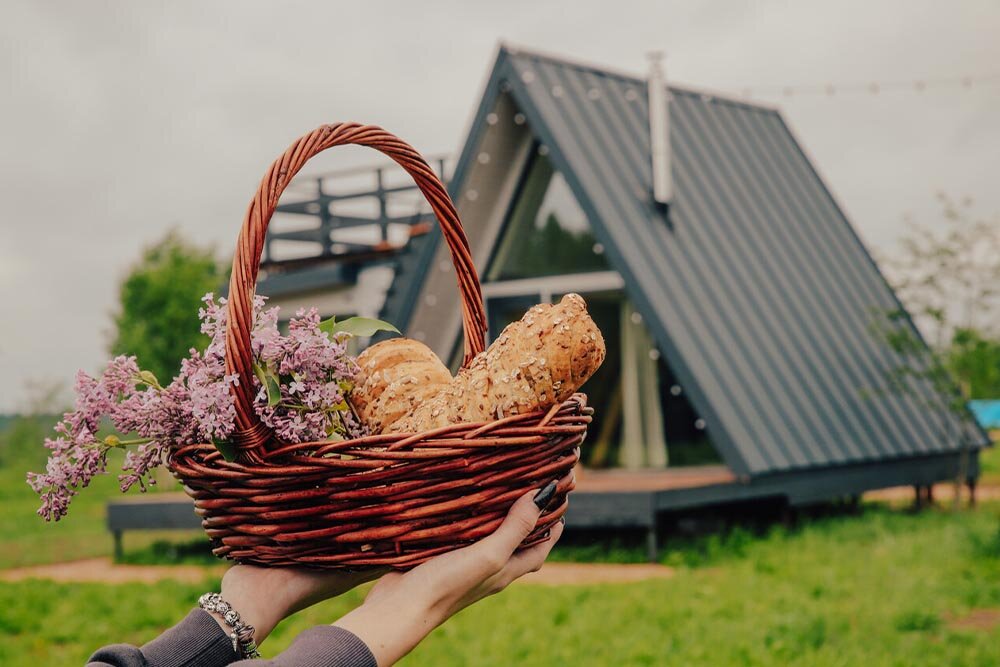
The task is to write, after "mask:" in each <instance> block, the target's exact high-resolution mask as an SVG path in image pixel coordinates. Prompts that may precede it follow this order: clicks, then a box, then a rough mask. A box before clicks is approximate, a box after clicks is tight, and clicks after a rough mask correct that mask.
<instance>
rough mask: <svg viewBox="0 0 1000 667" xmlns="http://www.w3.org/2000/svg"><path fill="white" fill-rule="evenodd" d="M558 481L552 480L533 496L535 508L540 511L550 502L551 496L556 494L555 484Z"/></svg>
mask: <svg viewBox="0 0 1000 667" xmlns="http://www.w3.org/2000/svg"><path fill="white" fill-rule="evenodd" d="M558 481H559V480H556V479H554V480H552V481H551V482H549V483H548V484H546V485H545V486H543V487H542V488H541V489H540V490H539V491H538V493H536V494H535V498H534V501H535V507H537V508H538V509H540V510H543V509H545V506H546V505H548V504H549V501H550V500H552V496H554V495H555V493H556V482H558Z"/></svg>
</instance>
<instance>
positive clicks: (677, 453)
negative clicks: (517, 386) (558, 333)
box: [454, 156, 720, 468]
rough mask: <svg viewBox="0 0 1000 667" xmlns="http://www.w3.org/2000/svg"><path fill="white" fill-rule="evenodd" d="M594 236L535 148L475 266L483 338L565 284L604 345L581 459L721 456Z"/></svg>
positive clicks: (664, 460)
mask: <svg viewBox="0 0 1000 667" xmlns="http://www.w3.org/2000/svg"><path fill="white" fill-rule="evenodd" d="M596 243H597V242H596V240H595V237H594V235H593V233H592V232H591V230H590V225H589V222H588V221H587V219H586V216H585V215H584V213H583V211H582V209H581V208H580V206H579V205H578V204H577V202H576V199H575V198H574V196H573V194H572V192H571V191H570V189H569V186H568V185H567V183H566V181H565V180H564V179H563V178H562V176H561V175H560V174H559V173H558V172H556V171H554V170H553V168H552V165H551V163H549V161H548V160H547V159H546V158H545V157H543V156H536V157H535V159H534V160H533V162H532V164H531V165H530V166H529V167H528V169H527V172H526V175H525V177H524V181H523V183H522V185H521V188H520V191H519V193H518V196H517V197H516V199H515V201H514V203H513V205H512V207H511V209H510V213H509V215H508V218H507V221H506V224H505V226H504V229H503V231H502V232H501V235H500V239H499V242H498V244H497V249H496V251H495V252H494V254H493V258H492V260H491V262H490V264H489V265H488V266H487V270H486V272H485V273H484V276H485V279H484V283H483V295H484V298H485V302H486V313H487V320H488V324H489V333H490V337H491V340H492V339H494V338H496V336H498V335H499V333H500V332H501V331H502V330H503V328H504V327H505V326H507V325H508V324H510V323H511V322H515V321H517V320H519V319H520V318H521V317H522V316H523V315H524V313H525V311H527V310H528V309H529V308H531V306H533V305H535V304H536V303H544V302H552V303H555V302H558V301H559V299H561V298H562V296H563V295H564V294H566V293H567V292H577V293H579V294H581V295H582V296H583V297H584V298H585V299H586V300H587V307H588V310H589V312H590V314H591V316H592V317H593V318H594V321H595V322H596V323H597V326H598V327H599V328H600V329H601V331H602V332H603V334H604V340H605V344H606V346H607V357H606V359H605V361H604V364H603V365H602V366H601V367H600V368H599V369H598V370H597V372H596V373H595V374H594V376H593V377H592V378H591V379H590V380H589V381H588V382H587V384H586V385H584V387H583V389H582V390H583V391H584V392H585V393H587V395H588V398H589V401H590V404H591V405H592V406H594V408H595V414H594V421H593V422H592V423H591V425H590V429H589V434H588V436H587V445H586V446H585V447H584V448H583V459H584V463H585V464H586V465H588V466H590V467H597V468H609V467H619V466H621V467H627V468H649V467H651V468H660V467H665V466H671V467H672V466H683V465H698V464H710V463H718V462H720V459H719V457H718V455H717V453H716V451H715V449H714V448H713V447H712V445H711V443H710V442H709V441H708V438H707V437H706V434H705V432H704V430H703V423H702V422H701V421H700V419H699V417H698V415H697V414H696V413H695V411H694V410H693V409H692V408H691V405H690V403H689V402H688V400H687V396H686V395H685V393H684V392H683V389H682V388H680V387H679V385H678V383H677V381H676V379H675V378H674V375H673V373H671V371H670V368H669V367H668V366H667V364H666V361H665V360H664V359H663V357H662V355H660V354H659V350H658V349H657V347H656V344H655V342H654V340H653V336H652V335H651V333H650V331H649V329H648V327H647V325H646V323H645V322H644V321H643V319H642V317H641V316H640V315H639V314H638V312H637V311H636V309H635V307H634V306H633V305H632V304H631V303H630V302H629V300H628V298H627V296H626V294H625V289H624V288H625V285H624V281H623V279H622V277H621V275H620V274H618V272H617V271H615V270H614V269H613V268H612V267H611V266H610V265H609V264H608V263H607V261H606V259H605V258H604V256H603V253H602V252H600V250H601V248H600V247H597V248H596V249H595V247H594V246H595V244H596ZM460 349H461V346H460V345H459V346H458V350H457V352H456V357H455V359H454V362H455V365H456V366H457V365H458V363H459V362H460V360H461V352H460ZM699 426H702V428H699Z"/></svg>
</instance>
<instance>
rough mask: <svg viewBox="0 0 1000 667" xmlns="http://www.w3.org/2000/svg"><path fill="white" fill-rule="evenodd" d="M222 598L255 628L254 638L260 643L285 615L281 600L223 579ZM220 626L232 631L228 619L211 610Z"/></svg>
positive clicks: (227, 631) (226, 630) (245, 621)
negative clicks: (233, 584)
mask: <svg viewBox="0 0 1000 667" xmlns="http://www.w3.org/2000/svg"><path fill="white" fill-rule="evenodd" d="M220 595H221V596H222V599H223V600H225V601H226V602H228V603H229V604H230V605H231V606H232V608H233V609H234V610H236V611H237V612H239V614H240V617H241V618H242V619H243V621H244V623H246V624H247V625H252V626H253V628H254V633H253V638H254V641H256V642H257V644H258V645H260V644H262V643H263V642H264V640H265V639H266V638H267V636H268V635H269V634H271V631H272V630H274V628H275V626H277V625H278V623H280V622H281V620H282V619H283V618H284V617H285V610H284V606H283V605H282V604H280V600H277V599H274V598H277V596H274V598H272V597H271V596H269V595H267V593H266V592H264V591H254V590H250V589H247V588H245V587H243V586H232V585H227V582H226V580H225V579H223V581H222V588H221V593H220ZM209 613H210V614H211V615H212V617H213V618H215V620H216V621H217V622H218V623H219V626H220V627H221V628H222V629H223V630H224V631H225V632H226V634H229V632H230V631H231V630H230V628H229V626H228V624H227V623H226V619H225V618H224V617H223V615H222V614H220V613H219V612H217V611H209Z"/></svg>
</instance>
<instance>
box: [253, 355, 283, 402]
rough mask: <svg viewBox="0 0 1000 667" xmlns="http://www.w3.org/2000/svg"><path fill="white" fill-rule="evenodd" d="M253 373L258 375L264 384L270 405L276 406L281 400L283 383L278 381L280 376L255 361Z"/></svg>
mask: <svg viewBox="0 0 1000 667" xmlns="http://www.w3.org/2000/svg"><path fill="white" fill-rule="evenodd" d="M253 374H254V375H256V376H257V379H258V380H260V383H261V385H263V387H264V390H265V391H266V392H267V405H268V407H272V408H273V407H274V406H276V405H277V404H278V403H280V402H281V383H280V382H278V376H277V375H275V373H274V372H272V371H271V369H269V368H264V367H263V366H261V365H260V364H257V363H254V365H253Z"/></svg>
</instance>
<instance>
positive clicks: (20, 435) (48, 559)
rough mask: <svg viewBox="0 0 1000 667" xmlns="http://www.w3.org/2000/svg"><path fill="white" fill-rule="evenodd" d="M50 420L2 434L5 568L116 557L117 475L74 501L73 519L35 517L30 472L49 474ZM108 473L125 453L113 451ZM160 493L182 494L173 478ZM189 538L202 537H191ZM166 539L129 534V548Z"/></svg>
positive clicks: (0, 518)
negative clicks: (109, 510) (113, 507)
mask: <svg viewBox="0 0 1000 667" xmlns="http://www.w3.org/2000/svg"><path fill="white" fill-rule="evenodd" d="M51 424H52V422H51V421H50V420H42V419H40V420H37V421H36V420H31V419H17V420H14V421H13V422H11V423H10V424H8V425H7V428H6V429H4V430H3V431H0V507H2V508H3V510H2V512H0V569H3V568H8V567H17V566H21V565H38V564H43V563H57V562H60V561H65V560H71V559H78V558H91V557H94V556H106V555H110V554H111V550H112V541H111V535H110V534H109V533H108V530H107V527H106V526H105V523H104V521H105V505H106V504H107V501H108V500H109V499H111V498H116V497H120V496H121V492H120V491H119V490H118V480H117V474H116V473H114V472H112V473H111V474H108V475H102V476H100V477H98V478H97V479H95V480H94V482H93V484H91V486H90V488H88V489H85V490H84V491H83V493H81V494H80V495H79V496H77V497H76V498H74V499H73V504H72V505H71V506H70V510H69V515H68V516H66V517H65V518H64V519H62V520H60V521H59V522H57V523H46V522H45V521H43V520H42V519H41V518H40V517H38V516H37V515H36V514H35V511H36V510H37V509H38V505H39V502H38V496H37V495H35V493H34V492H33V491H32V490H31V488H29V487H28V485H27V484H26V483H25V474H26V473H27V471H29V470H34V471H42V470H44V469H45V458H46V455H47V450H45V449H44V448H43V447H42V441H43V440H44V439H45V437H46V436H48V435H49V434H50V433H51ZM111 459H112V460H111V462H110V466H109V469H110V470H112V471H117V470H119V469H120V465H121V464H120V460H121V453H120V452H112V454H111ZM160 480H161V483H160V484H159V485H158V486H157V487H153V488H154V489H156V490H179V488H180V487H179V486H177V485H176V482H174V481H173V479H172V478H170V476H169V475H165V476H160ZM188 535H197V533H189V534H188ZM162 537H163V536H162V534H161V535H155V534H154V535H148V534H142V533H137V534H132V535H126V538H125V539H126V546H127V548H131V547H138V548H142V547H145V546H146V545H148V544H150V543H152V542H153V541H154V540H157V539H162Z"/></svg>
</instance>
